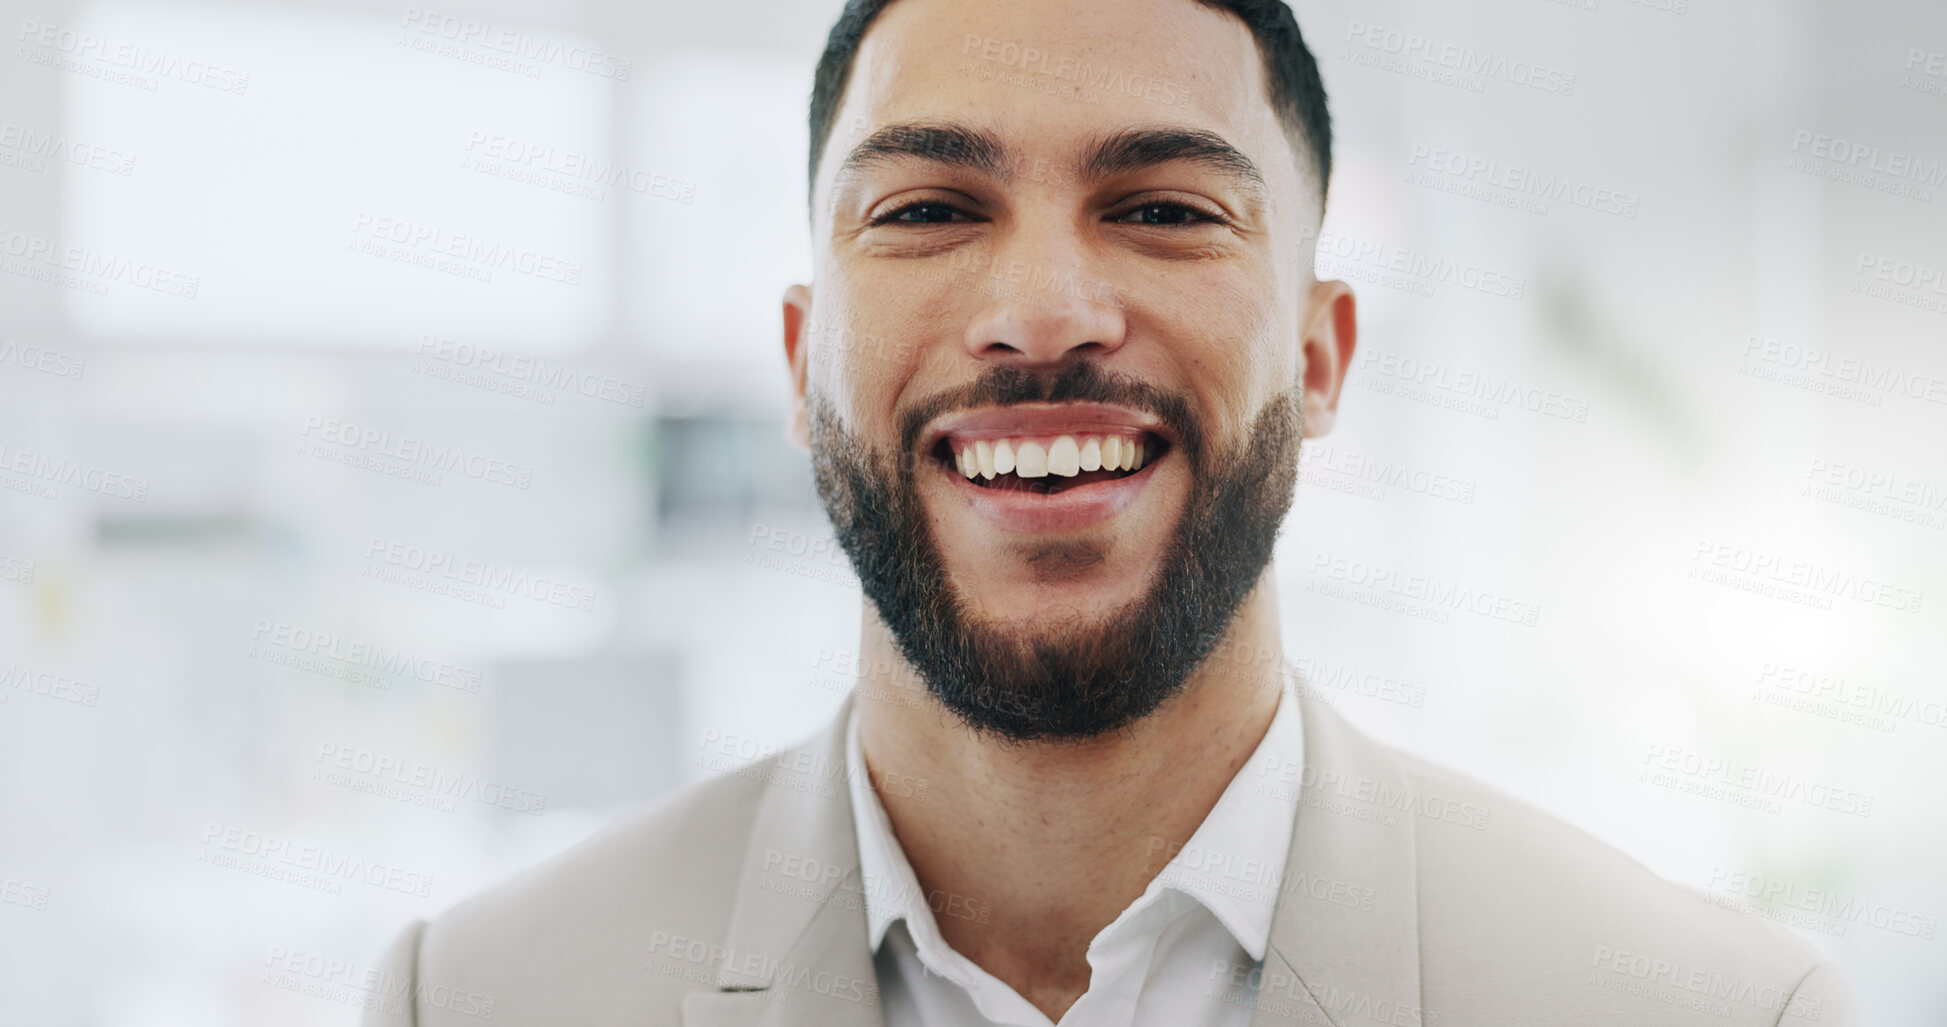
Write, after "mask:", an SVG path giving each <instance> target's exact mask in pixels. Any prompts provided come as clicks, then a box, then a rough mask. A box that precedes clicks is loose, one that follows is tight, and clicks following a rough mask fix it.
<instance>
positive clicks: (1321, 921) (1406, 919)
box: [1251, 667, 1427, 1027]
mask: <svg viewBox="0 0 1947 1027" xmlns="http://www.w3.org/2000/svg"><path fill="white" fill-rule="evenodd" d="M1287 669H1288V673H1289V674H1290V676H1291V677H1292V679H1293V681H1294V682H1295V683H1296V684H1297V685H1298V688H1297V692H1298V695H1299V697H1300V698H1299V702H1300V704H1301V707H1302V709H1303V711H1304V725H1305V756H1304V765H1303V766H1302V767H1299V768H1292V767H1258V768H1256V769H1255V771H1254V772H1256V773H1259V774H1261V775H1264V776H1267V777H1271V778H1273V779H1274V781H1273V782H1272V783H1273V784H1274V785H1275V786H1280V787H1284V788H1287V789H1290V790H1292V792H1294V793H1295V794H1296V795H1297V799H1298V803H1299V809H1298V816H1297V820H1296V822H1295V823H1294V824H1293V826H1292V833H1291V850H1290V855H1289V856H1288V857H1287V859H1286V860H1285V878H1284V884H1283V886H1282V887H1281V889H1280V893H1279V896H1278V904H1277V912H1276V915H1275V916H1274V917H1273V919H1272V922H1271V947H1270V951H1268V952H1266V953H1265V959H1264V973H1263V977H1262V983H1261V984H1260V986H1259V989H1258V997H1257V1003H1256V1004H1257V1011H1256V1013H1255V1014H1254V1015H1253V1016H1252V1018H1251V1025H1252V1027H1269V1025H1272V1024H1286V1023H1307V1024H1317V1023H1328V1024H1331V1025H1333V1027H1354V1025H1357V1027H1366V1025H1378V1024H1385V1025H1389V1027H1390V1025H1396V1024H1423V1023H1426V1022H1427V1021H1426V1019H1425V1017H1424V1016H1423V1015H1422V1012H1421V1009H1420V931H1419V915H1418V910H1419V892H1418V878H1419V872H1418V858H1417V830H1418V825H1417V824H1416V823H1415V820H1416V818H1417V817H1418V816H1419V813H1418V810H1419V808H1420V804H1419V802H1418V799H1419V798H1420V796H1418V795H1417V794H1416V793H1414V792H1413V791H1411V790H1409V785H1408V781H1407V778H1406V774H1405V770H1404V768H1403V767H1402V766H1401V765H1400V762H1399V760H1398V759H1397V757H1395V756H1394V755H1393V754H1392V753H1391V752H1389V751H1388V750H1386V749H1384V748H1382V747H1381V746H1379V745H1377V744H1375V743H1374V742H1373V741H1372V740H1371V739H1368V738H1366V737H1365V736H1364V735H1362V734H1360V733H1359V732H1358V731H1357V730H1355V729H1353V728H1352V726H1351V725H1349V724H1347V723H1346V722H1345V720H1344V719H1343V718H1341V717H1340V716H1339V715H1338V713H1337V712H1336V711H1334V710H1333V709H1332V708H1331V707H1330V706H1327V705H1325V704H1323V703H1320V702H1318V701H1317V700H1316V699H1313V698H1310V696H1312V695H1315V694H1316V693H1315V692H1313V690H1312V689H1311V688H1309V687H1307V686H1305V685H1304V683H1303V681H1302V679H1301V678H1300V677H1299V675H1298V672H1297V671H1296V669H1292V668H1289V667H1288V668H1287Z"/></svg>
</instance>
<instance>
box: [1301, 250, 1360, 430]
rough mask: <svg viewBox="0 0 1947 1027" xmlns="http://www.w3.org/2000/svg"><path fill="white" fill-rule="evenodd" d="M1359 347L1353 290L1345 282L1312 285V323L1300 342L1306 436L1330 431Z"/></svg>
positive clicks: (1356, 305)
mask: <svg viewBox="0 0 1947 1027" xmlns="http://www.w3.org/2000/svg"><path fill="white" fill-rule="evenodd" d="M1358 344H1359V309H1358V304H1357V303H1356V302H1354V300H1353V298H1352V287H1351V286H1349V285H1347V284H1345V283H1344V282H1319V283H1317V284H1315V285H1313V286H1312V304H1311V321H1310V323H1309V324H1307V325H1306V326H1305V335H1304V338H1303V340H1302V341H1301V346H1302V348H1303V353H1304V358H1305V381H1304V389H1305V437H1306V438H1316V437H1318V436H1320V435H1324V434H1326V433H1328V432H1330V431H1331V430H1332V424H1333V421H1334V420H1336V418H1337V416H1338V412H1339V391H1340V390H1341V389H1343V388H1344V387H1345V376H1346V373H1347V372H1348V371H1350V370H1351V369H1352V351H1353V349H1354V348H1355V347H1357V346H1358Z"/></svg>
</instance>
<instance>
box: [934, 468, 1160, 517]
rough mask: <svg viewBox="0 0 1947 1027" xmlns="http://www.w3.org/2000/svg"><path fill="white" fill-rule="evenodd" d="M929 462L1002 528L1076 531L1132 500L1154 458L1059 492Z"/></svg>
mask: <svg viewBox="0 0 1947 1027" xmlns="http://www.w3.org/2000/svg"><path fill="white" fill-rule="evenodd" d="M1163 459H1165V460H1166V459H1168V454H1164V457H1163ZM1161 462H1162V460H1158V461H1157V463H1161ZM931 463H932V464H933V467H934V469H935V470H937V471H938V472H939V473H940V474H941V475H942V476H944V477H945V478H947V480H948V481H949V482H950V483H951V484H952V485H953V487H954V488H955V489H957V490H958V491H959V494H960V495H961V496H962V497H963V498H965V500H966V502H967V505H968V506H970V507H972V508H973V511H974V512H975V513H977V514H979V515H980V516H982V517H984V518H986V519H987V520H989V521H991V522H993V524H994V525H995V526H996V527H998V528H1000V529H1001V530H1002V531H1011V532H1018V533H1020V534H1024V535H1025V534H1049V533H1055V532H1064V531H1081V530H1084V529H1086V528H1093V527H1096V526H1098V525H1100V524H1103V523H1104V522H1106V521H1108V520H1109V518H1111V517H1114V516H1115V515H1116V514H1119V513H1121V512H1122V511H1124V510H1126V509H1128V508H1129V504H1131V503H1133V502H1135V501H1136V496H1137V495H1138V494H1139V493H1141V492H1142V490H1143V487H1144V486H1145V485H1148V484H1149V476H1150V472H1151V471H1152V470H1154V469H1155V467H1156V464H1153V463H1152V464H1144V465H1143V466H1142V470H1139V471H1137V472H1136V473H1134V474H1131V475H1128V476H1127V477H1122V478H1117V479H1115V480H1113V481H1098V482H1096V483H1094V484H1092V485H1078V486H1076V487H1074V488H1070V489H1063V490H1062V491H1060V492H1050V493H1039V492H1019V491H1015V490H1013V489H990V488H984V487H982V486H979V485H975V484H974V483H973V482H972V481H970V480H968V478H967V477H966V475H963V474H961V473H959V472H958V471H955V470H952V469H950V468H948V467H946V466H945V465H943V464H941V463H940V462H939V461H937V460H934V461H931Z"/></svg>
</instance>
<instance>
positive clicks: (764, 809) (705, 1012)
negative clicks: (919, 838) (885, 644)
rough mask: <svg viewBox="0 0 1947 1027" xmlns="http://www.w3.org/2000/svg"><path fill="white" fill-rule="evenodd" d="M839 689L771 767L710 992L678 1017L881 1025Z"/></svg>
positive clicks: (800, 1025)
mask: <svg viewBox="0 0 1947 1027" xmlns="http://www.w3.org/2000/svg"><path fill="white" fill-rule="evenodd" d="M851 714H852V699H851V698H850V697H849V696H848V697H847V698H846V700H845V703H844V705H842V706H841V707H839V711H838V716H837V717H836V718H834V719H833V721H832V723H831V724H830V725H829V726H827V727H826V728H825V730H823V731H822V732H820V733H819V734H818V735H817V736H816V737H814V738H812V739H811V740H810V741H808V742H806V743H805V744H803V745H801V746H798V747H795V748H793V749H789V750H787V751H785V752H784V753H783V754H781V755H780V756H778V757H777V759H776V760H774V761H772V762H770V763H767V764H760V766H762V767H764V769H765V771H766V772H767V773H768V774H769V779H768V781H767V786H766V788H765V790H764V795H763V797H762V798H761V799H760V800H759V802H758V808H757V815H756V819H755V821H754V822H753V824H752V826H751V835H750V841H749V843H748V844H747V845H746V847H745V849H744V853H743V857H742V859H743V864H742V868H741V870H740V871H739V873H738V886H737V897H736V904H735V906H734V907H733V908H732V910H731V913H730V926H729V930H728V932H727V934H726V939H725V943H724V957H723V958H722V959H721V960H720V961H719V963H718V969H717V977H716V988H717V990H716V991H714V992H711V991H703V992H693V993H691V994H690V995H688V996H687V997H686V998H685V999H684V1001H683V1023H684V1025H685V1027H733V1025H734V1027H753V1025H762V1027H883V1024H884V1022H885V1020H884V1017H883V1016H882V1014H881V1013H880V1011H879V985H878V978H877V976H876V975H875V973H874V971H873V967H872V952H871V949H870V945H869V942H868V940H867V933H866V922H865V901H864V898H865V896H864V893H863V891H862V890H861V888H860V885H859V853H858V836H857V835H856V834H855V833H854V830H853V826H852V804H851V796H850V792H849V791H848V788H849V784H848V782H847V778H846V764H845V730H846V726H847V723H848V721H849V719H850V717H851Z"/></svg>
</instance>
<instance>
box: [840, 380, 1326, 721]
mask: <svg viewBox="0 0 1947 1027" xmlns="http://www.w3.org/2000/svg"><path fill="white" fill-rule="evenodd" d="M1040 401H1054V402H1061V401H1070V402H1101V403H1116V404H1121V405H1124V406H1128V407H1131V408H1134V409H1138V410H1145V411H1148V412H1150V413H1152V414H1155V415H1156V416H1157V417H1159V418H1160V419H1162V421H1163V422H1164V423H1165V424H1166V425H1167V426H1168V427H1169V429H1170V431H1171V432H1172V433H1173V434H1174V435H1175V436H1176V439H1175V444H1174V446H1173V447H1172V453H1174V454H1176V455H1179V456H1183V457H1185V458H1187V459H1188V461H1189V464H1190V477H1191V483H1192V484H1191V493H1190V496H1189V500H1188V502H1187V503H1186V504H1185V505H1184V509H1183V516H1182V518H1181V519H1180V521H1179V523H1178V524H1177V527H1176V529H1175V531H1174V532H1173V533H1172V535H1171V537H1170V538H1169V539H1168V540H1167V541H1166V542H1165V547H1164V551H1163V556H1162V562H1161V567H1160V570H1159V573H1158V574H1157V576H1156V578H1155V582H1154V584H1153V585H1152V586H1151V587H1150V588H1149V590H1148V592H1147V593H1146V594H1144V595H1143V596H1141V597H1139V598H1137V599H1136V600H1135V601H1133V602H1131V603H1130V604H1128V605H1127V606H1125V607H1123V608H1122V609H1121V610H1119V611H1117V612H1116V613H1114V614H1111V615H1110V616H1109V617H1108V618H1106V619H1104V620H1099V621H1095V622H1079V618H1078V617H1077V618H1072V619H1071V620H1070V622H1068V623H1060V622H1054V623H1050V622H1046V621H1044V622H1043V624H1042V627H1044V628H1052V629H1054V630H1049V631H1047V632H1046V633H1045V634H1043V635H1041V636H1040V637H1036V638H1024V637H1016V636H1013V635H1010V634H1007V633H1003V632H1001V631H999V630H996V629H995V628H994V627H992V626H990V625H987V624H983V623H981V622H980V621H979V620H978V619H977V618H975V617H974V616H972V615H971V611H970V609H969V604H968V603H967V602H966V601H965V598H964V597H962V596H960V595H959V594H957V593H956V592H955V591H954V589H953V588H952V587H951V586H950V585H949V583H948V579H947V574H946V568H945V566H944V563H943V561H942V559H941V557H940V551H939V547H938V546H937V545H936V544H935V541H934V539H933V535H932V531H931V530H930V528H929V526H928V523H927V520H926V516H925V510H924V507H923V506H922V504H921V503H920V500H919V490H918V488H917V487H916V479H917V477H918V474H919V473H920V471H921V470H922V466H921V465H922V463H923V462H930V461H931V460H932V458H931V457H930V456H925V455H920V454H915V453H914V448H915V445H916V444H917V441H918V438H919V436H920V435H921V433H922V432H923V431H924V430H925V427H926V425H927V424H929V423H931V422H932V421H933V420H934V419H935V418H937V417H938V416H939V415H941V414H942V413H945V412H947V411H950V410H958V409H965V408H968V407H974V406H985V405H989V404H999V405H1006V404H1011V403H1025V402H1040ZM810 415H811V417H810V420H811V452H812V471H813V474H814V477H815V479H816V481H817V485H818V495H819V497H820V498H821V499H822V500H823V501H824V504H825V510H826V513H827V514H828V515H829V516H830V517H831V521H832V526H833V529H834V530H835V531H836V533H837V536H838V541H839V544H840V545H841V546H843V547H844V549H845V553H846V555H847V556H849V557H850V558H851V561H852V568H853V570H854V571H856V572H857V573H858V576H859V582H860V584H861V586H862V587H863V589H864V591H865V596H866V598H867V599H869V600H871V601H872V605H873V606H874V607H876V608H877V610H878V612H879V617H880V619H881V620H883V621H884V622H885V624H886V626H887V628H888V629H890V630H891V632H892V637H893V639H894V641H895V642H897V643H898V646H899V651H900V653H901V654H902V655H904V657H905V658H906V662H907V663H908V664H910V665H911V666H912V667H913V669H914V670H915V671H916V672H917V673H918V674H919V676H920V678H921V679H922V680H923V681H925V682H926V687H927V689H928V690H929V691H930V692H931V693H932V694H933V695H934V696H935V697H937V698H938V699H939V701H940V702H941V703H942V704H944V705H945V706H946V708H947V709H949V710H952V711H953V713H954V714H955V715H956V716H958V717H959V718H960V719H961V720H962V721H963V722H965V723H966V724H967V725H969V726H970V727H973V728H974V729H976V730H978V731H982V732H985V733H988V734H991V735H994V736H997V737H999V738H1002V739H1006V740H1009V741H1015V742H1023V741H1031V740H1037V739H1060V740H1073V739H1085V738H1093V737H1096V736H1098V735H1102V734H1106V733H1108V732H1111V731H1116V730H1119V729H1121V728H1123V727H1126V726H1127V725H1129V724H1131V723H1134V722H1135V721H1137V720H1139V719H1141V718H1142V717H1145V716H1148V715H1149V714H1150V713H1152V712H1154V711H1155V710H1156V709H1157V707H1159V706H1161V705H1162V704H1163V703H1164V702H1165V701H1166V700H1168V699H1170V698H1171V697H1172V696H1174V695H1176V694H1177V693H1178V692H1180V691H1181V690H1182V688H1183V685H1184V682H1186V681H1188V680H1189V678H1190V675H1191V674H1192V673H1193V672H1194V671H1195V670H1196V669H1197V667H1198V666H1199V665H1200V664H1201V663H1202V662H1203V660H1204V658H1205V657H1206V656H1208V655H1209V653H1210V651H1211V649H1212V648H1213V647H1214V646H1215V645H1216V644H1217V642H1218V641H1219V640H1220V639H1221V638H1222V637H1223V634H1224V632H1225V630H1226V629H1227V628H1228V627H1229V625H1230V621H1231V618H1232V617H1234V616H1235V615H1236V613H1237V609H1238V607H1239V606H1241V605H1242V604H1243V602H1244V600H1245V598H1247V597H1248V596H1249V595H1250V593H1251V590H1252V589H1253V588H1254V587H1255V586H1256V584H1257V581H1258V579H1259V577H1260V576H1261V575H1262V574H1263V572H1264V569H1265V567H1267V566H1268V565H1269V564H1270V562H1271V554H1272V550H1273V548H1274V547H1275V545H1276V543H1277V538H1278V534H1279V532H1280V531H1281V530H1282V526H1283V523H1284V517H1285V514H1286V512H1287V511H1289V510H1290V508H1291V501H1292V494H1293V491H1294V489H1295V488H1296V486H1297V476H1298V446H1299V443H1300V441H1301V439H1302V437H1303V434H1304V430H1303V411H1302V407H1301V405H1300V402H1299V391H1298V389H1297V387H1296V386H1295V384H1294V387H1293V388H1291V389H1287V390H1286V391H1284V392H1281V393H1279V394H1278V395H1277V396H1275V397H1273V399H1272V400H1271V401H1270V402H1268V403H1266V404H1265V405H1264V407H1263V409H1262V410H1260V411H1259V413H1258V415H1257V417H1256V418H1255V420H1254V422H1253V423H1252V425H1251V430H1250V432H1249V433H1248V435H1247V436H1246V441H1245V442H1244V443H1243V444H1242V445H1240V446H1238V447H1236V448H1235V449H1234V450H1232V451H1227V452H1225V453H1222V454H1212V453H1210V452H1208V447H1209V444H1208V442H1207V440H1206V439H1205V438H1204V436H1203V434H1202V433H1201V432H1200V431H1199V430H1197V425H1196V424H1195V422H1194V421H1193V420H1192V418H1191V417H1190V414H1189V406H1188V403H1187V402H1186V401H1185V400H1184V399H1183V398H1182V397H1179V396H1173V395H1169V394H1165V393H1160V392H1158V391H1157V390H1155V389H1153V388H1151V387H1149V386H1147V385H1145V384H1143V383H1141V382H1137V381H1133V380H1130V379H1127V378H1124V377H1121V376H1111V375H1108V374H1106V373H1104V372H1102V371H1101V369H1100V368H1099V367H1097V366H1096V365H1095V364H1093V363H1091V362H1087V361H1081V362H1077V363H1075V364H1071V365H1070V366H1069V367H1067V368H1066V369H1064V370H1063V371H1061V372H1060V373H1058V374H1049V373H1046V372H1031V371H1025V370H1022V369H1019V368H1009V367H998V368H994V369H992V370H991V371H989V372H988V373H986V374H984V375H982V376H981V378H980V379H979V380H978V381H976V382H975V383H974V384H973V385H971V386H968V387H967V388H965V389H960V390H955V391H953V392H952V393H950V394H947V395H943V396H939V397H936V398H934V399H932V400H930V401H928V402H927V403H924V404H922V405H921V406H920V407H919V408H917V409H914V410H911V411H908V412H907V413H906V414H905V415H904V416H903V417H902V418H901V425H900V428H901V431H900V442H901V449H900V452H899V453H898V454H887V453H883V452H874V451H873V450H872V449H871V448H870V447H868V446H866V445H864V444H862V443H861V442H860V441H859V440H858V439H857V438H855V437H854V436H853V435H852V434H851V433H850V432H848V431H847V430H846V429H845V427H844V426H843V425H842V424H841V423H840V422H839V420H838V417H837V415H836V413H835V412H834V411H833V410H832V408H831V406H830V405H829V404H828V403H826V402H824V399H823V397H822V396H818V395H814V396H812V397H810ZM1213 456H1214V457H1215V459H1213Z"/></svg>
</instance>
